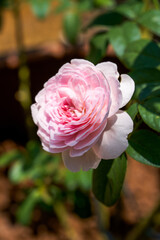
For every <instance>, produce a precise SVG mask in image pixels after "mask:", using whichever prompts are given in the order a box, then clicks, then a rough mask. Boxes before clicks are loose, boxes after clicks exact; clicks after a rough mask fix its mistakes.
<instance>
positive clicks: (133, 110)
mask: <svg viewBox="0 0 160 240" xmlns="http://www.w3.org/2000/svg"><path fill="white" fill-rule="evenodd" d="M127 113H128V114H129V115H130V117H131V118H132V120H134V119H135V117H136V115H137V113H138V103H133V104H132V105H131V106H130V107H129V108H128V110H127Z"/></svg>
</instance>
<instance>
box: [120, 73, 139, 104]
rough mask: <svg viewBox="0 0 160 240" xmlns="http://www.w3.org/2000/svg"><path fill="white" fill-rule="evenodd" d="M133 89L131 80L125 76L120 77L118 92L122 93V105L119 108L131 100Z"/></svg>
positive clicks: (133, 85)
mask: <svg viewBox="0 0 160 240" xmlns="http://www.w3.org/2000/svg"><path fill="white" fill-rule="evenodd" d="M134 89H135V84H134V81H133V79H132V78H131V77H130V76H128V75H127V74H122V75H121V82H120V90H121V92H122V103H121V106H120V107H123V106H125V105H126V104H127V103H128V102H129V100H130V99H131V97H132V95H133V93H134Z"/></svg>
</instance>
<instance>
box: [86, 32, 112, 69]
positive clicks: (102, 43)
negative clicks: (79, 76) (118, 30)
mask: <svg viewBox="0 0 160 240" xmlns="http://www.w3.org/2000/svg"><path fill="white" fill-rule="evenodd" d="M107 46H108V35H107V33H103V34H97V35H96V36H94V37H93V38H92V40H91V42H90V53H89V55H88V57H87V59H88V60H89V61H91V62H93V63H94V64H97V63H98V62H100V61H101V60H102V58H103V57H104V56H105V54H106V49H107Z"/></svg>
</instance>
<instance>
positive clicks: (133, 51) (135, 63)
mask: <svg viewBox="0 0 160 240" xmlns="http://www.w3.org/2000/svg"><path fill="white" fill-rule="evenodd" d="M123 62H124V64H125V65H126V66H127V67H128V68H129V69H133V70H134V69H141V68H155V67H158V66H159V65H160V47H159V46H158V45H157V44H156V43H155V42H151V41H149V40H146V39H141V40H137V41H134V42H131V43H130V44H129V45H128V46H127V48H126V50H125V53H124V55H123Z"/></svg>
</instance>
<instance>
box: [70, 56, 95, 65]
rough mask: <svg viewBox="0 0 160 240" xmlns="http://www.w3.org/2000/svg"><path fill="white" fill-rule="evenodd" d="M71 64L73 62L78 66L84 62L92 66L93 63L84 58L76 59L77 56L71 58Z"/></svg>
mask: <svg viewBox="0 0 160 240" xmlns="http://www.w3.org/2000/svg"><path fill="white" fill-rule="evenodd" d="M71 64H73V65H77V66H80V65H81V64H83V65H84V64H85V65H87V66H88V65H89V66H94V65H93V63H91V62H89V61H87V60H84V59H77V58H75V59H72V60H71Z"/></svg>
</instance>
